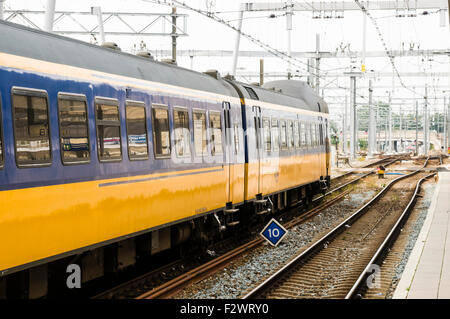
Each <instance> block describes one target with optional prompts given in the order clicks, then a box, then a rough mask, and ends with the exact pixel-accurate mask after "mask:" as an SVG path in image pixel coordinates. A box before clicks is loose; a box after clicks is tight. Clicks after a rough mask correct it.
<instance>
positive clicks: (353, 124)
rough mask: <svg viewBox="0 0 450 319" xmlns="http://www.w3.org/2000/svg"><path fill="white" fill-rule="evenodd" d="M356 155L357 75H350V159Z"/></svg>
mask: <svg viewBox="0 0 450 319" xmlns="http://www.w3.org/2000/svg"><path fill="white" fill-rule="evenodd" d="M355 157H356V77H355V76H351V77H350V159H355Z"/></svg>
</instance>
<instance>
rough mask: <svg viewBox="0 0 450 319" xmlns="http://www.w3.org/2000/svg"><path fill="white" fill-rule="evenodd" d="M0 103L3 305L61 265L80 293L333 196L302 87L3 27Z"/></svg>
mask: <svg viewBox="0 0 450 319" xmlns="http://www.w3.org/2000/svg"><path fill="white" fill-rule="evenodd" d="M0 104H1V108H0V297H5V296H9V295H10V294H13V292H14V291H16V293H17V287H20V289H19V290H20V292H19V295H20V296H22V297H31V298H34V297H40V296H43V295H46V294H47V293H48V290H49V287H51V280H52V278H59V277H58V276H64V274H65V268H61V265H62V264H64V263H65V264H67V261H70V262H75V263H77V264H79V265H80V266H81V269H82V280H83V282H87V281H90V280H92V279H95V278H98V277H101V276H103V275H104V274H105V273H106V272H111V271H117V270H118V269H121V268H125V267H127V266H129V265H132V264H134V263H135V262H136V259H137V258H140V257H142V256H150V255H154V254H156V253H158V252H161V251H163V250H167V249H169V248H171V247H174V246H176V245H179V244H180V243H183V242H186V241H188V240H189V241H193V242H197V243H199V242H207V241H208V240H210V239H211V238H212V237H213V236H217V234H220V233H221V232H223V231H225V232H226V231H228V230H230V229H236V228H239V227H241V229H244V227H245V223H248V222H250V221H251V220H252V216H261V215H264V216H268V215H270V214H273V213H274V212H276V211H278V210H281V209H283V208H285V207H288V206H291V205H294V204H296V203H298V202H299V201H308V200H310V199H311V198H312V196H313V195H314V194H317V193H319V192H321V191H323V190H324V189H325V188H326V187H327V185H328V184H329V175H330V166H329V142H328V133H327V132H328V126H329V122H328V121H329V120H328V109H327V105H326V103H325V102H324V101H323V100H322V99H321V98H320V97H318V96H316V95H315V94H314V92H313V91H312V89H311V88H310V87H309V86H307V85H306V84H304V83H302V82H299V81H293V80H290V81H275V82H270V83H267V84H265V85H264V86H263V87H260V86H258V85H247V84H244V83H240V82H237V81H235V80H234V79H233V78H231V77H225V78H222V77H221V76H220V74H219V73H218V72H215V71H209V72H206V73H198V72H194V71H191V70H188V69H184V68H181V67H177V66H176V65H173V64H170V63H163V62H156V61H153V60H152V59H150V58H148V57H141V56H134V55H131V54H126V53H123V52H120V51H118V50H113V49H110V48H104V47H99V46H95V45H90V44H87V43H84V42H81V41H77V40H73V39H69V38H65V37H61V36H57V35H54V34H49V33H45V32H41V31H37V30H33V29H29V28H26V27H23V26H19V25H16V24H12V23H7V22H0ZM62 261H63V262H62ZM61 269H63V270H61ZM58 271H62V272H63V275H58V274H57V272H58Z"/></svg>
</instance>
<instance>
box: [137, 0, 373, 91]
mask: <svg viewBox="0 0 450 319" xmlns="http://www.w3.org/2000/svg"><path fill="white" fill-rule="evenodd" d="M143 1H145V2H151V3H155V4H160V5H166V6H176V7H179V8H182V9H187V10H191V11H194V12H197V13H199V14H201V15H203V16H205V17H208V18H210V19H212V20H214V21H216V22H218V23H221V24H223V25H225V26H227V27H229V28H231V29H232V30H234V31H236V32H239V33H240V34H241V35H242V36H244V37H245V38H246V39H247V40H249V41H251V42H252V43H254V44H256V45H258V46H259V47H261V48H263V49H264V50H266V51H267V52H269V53H271V54H272V55H274V56H275V57H278V58H280V59H282V60H285V61H288V62H291V63H292V65H294V66H296V67H298V68H300V69H302V71H304V72H305V73H306V74H310V75H312V76H317V77H318V78H320V79H323V81H324V85H328V84H333V82H334V80H332V81H329V80H327V78H325V77H323V76H321V75H320V74H319V73H316V72H314V71H311V69H313V70H315V71H318V69H317V68H316V67H315V66H309V68H310V70H308V69H307V67H308V64H307V63H305V62H303V61H301V60H299V59H297V58H295V57H293V56H291V55H288V54H287V53H285V52H282V51H279V50H277V49H275V48H273V47H272V46H270V45H269V44H267V43H264V42H262V41H261V40H259V39H256V38H255V37H253V36H252V35H250V34H248V33H246V32H243V31H242V30H238V29H237V28H236V27H235V26H233V25H231V24H229V23H228V22H227V21H225V20H224V19H222V18H221V17H218V16H216V15H215V14H214V13H213V12H209V11H205V10H201V9H198V8H194V7H192V6H190V5H187V4H186V3H185V2H181V1H177V0H143ZM280 11H281V10H280ZM335 85H336V87H338V88H341V89H347V88H346V87H343V86H340V85H338V84H335ZM358 97H359V98H362V99H364V100H367V97H365V96H363V95H360V94H358Z"/></svg>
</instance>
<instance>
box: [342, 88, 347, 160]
mask: <svg viewBox="0 0 450 319" xmlns="http://www.w3.org/2000/svg"><path fill="white" fill-rule="evenodd" d="M347 120H348V97H347V95H345V105H344V127H343V130H342V141H343V144H344V149H343V150H344V154H348V147H347V135H348V134H347V129H348V122H347Z"/></svg>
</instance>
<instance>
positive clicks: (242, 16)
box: [231, 10, 244, 76]
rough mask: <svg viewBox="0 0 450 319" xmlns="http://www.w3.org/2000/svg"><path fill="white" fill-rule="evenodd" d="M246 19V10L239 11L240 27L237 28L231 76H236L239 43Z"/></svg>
mask: <svg viewBox="0 0 450 319" xmlns="http://www.w3.org/2000/svg"><path fill="white" fill-rule="evenodd" d="M243 18H244V10H240V11H239V18H238V26H237V28H236V41H235V43H234V51H233V65H232V67H231V75H233V76H236V67H237V60H238V55H239V42H240V41H241V30H242V20H243Z"/></svg>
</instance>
